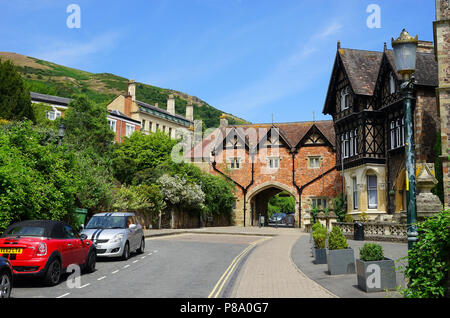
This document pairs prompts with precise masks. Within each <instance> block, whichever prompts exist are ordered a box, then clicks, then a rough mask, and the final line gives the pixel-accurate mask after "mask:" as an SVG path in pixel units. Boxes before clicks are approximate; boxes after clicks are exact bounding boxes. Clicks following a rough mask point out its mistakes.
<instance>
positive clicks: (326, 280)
mask: <svg viewBox="0 0 450 318" xmlns="http://www.w3.org/2000/svg"><path fill="white" fill-rule="evenodd" d="M367 242H371V241H354V240H348V244H349V246H350V247H351V248H353V251H354V254H355V258H359V249H360V248H361V247H362V246H363V245H364V244H365V243H367ZM371 243H373V242H371ZM375 243H377V244H380V245H381V246H382V247H383V252H384V255H385V257H387V258H390V259H393V260H399V259H400V258H402V257H404V256H407V255H408V246H407V244H406V243H392V242H375ZM292 260H293V262H294V263H295V264H296V266H297V267H298V268H299V270H301V271H302V272H303V273H305V275H307V276H308V277H309V278H311V279H313V280H314V281H315V282H316V283H318V284H320V285H321V286H322V287H324V288H326V289H327V290H329V291H330V292H332V293H333V294H335V295H337V296H339V297H342V298H398V297H402V296H401V295H400V294H399V293H398V292H397V291H388V292H376V293H366V292H364V291H362V290H360V289H359V288H358V286H357V278H356V274H348V275H329V274H328V265H327V264H314V257H312V253H311V243H310V239H309V234H308V235H302V236H301V237H299V239H298V240H297V242H295V244H294V246H293V249H292ZM406 264H407V263H406V261H404V260H402V261H398V262H396V263H395V266H396V267H400V266H401V267H405V266H406ZM396 276H397V277H396V279H397V285H398V286H401V287H402V288H405V286H406V284H405V278H404V273H403V271H401V270H397V271H396Z"/></svg>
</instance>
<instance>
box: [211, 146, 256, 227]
mask: <svg viewBox="0 0 450 318" xmlns="http://www.w3.org/2000/svg"><path fill="white" fill-rule="evenodd" d="M213 155H214V161H213V163H212V166H213V169H214V170H215V171H217V172H218V173H220V174H221V175H222V176H224V177H225V178H227V179H228V180H230V181H231V182H233V183H234V184H235V185H237V186H238V187H239V188H241V190H242V193H243V195H244V227H245V225H246V221H245V219H246V216H247V215H246V211H247V191H248V189H249V188H250V187H251V186H252V185H253V181H254V178H253V176H254V173H255V164H254V161H253V160H252V180H251V182H250V184H248V185H247V186H246V187H244V186H242V185H241V184H239V183H238V182H236V181H235V180H233V178H231V177H229V176H227V175H226V174H225V173H223V172H222V171H220V170H219V169H218V168H217V166H216V165H217V163H216V154H215V153H214V154H213ZM252 222H253V220H252Z"/></svg>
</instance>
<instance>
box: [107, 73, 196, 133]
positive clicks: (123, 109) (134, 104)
mask: <svg viewBox="0 0 450 318" xmlns="http://www.w3.org/2000/svg"><path fill="white" fill-rule="evenodd" d="M107 107H108V110H109V111H119V112H120V113H122V114H124V115H126V116H128V117H130V118H132V119H133V120H136V121H138V122H140V124H141V131H143V132H144V133H149V132H156V131H162V132H164V133H166V134H168V135H169V136H170V137H172V138H177V137H179V135H181V134H185V133H187V134H192V129H193V125H194V106H193V104H192V102H189V103H188V105H187V106H186V117H184V116H182V115H179V114H177V113H176V112H175V97H174V95H169V99H168V100H167V110H166V109H162V108H160V107H158V105H150V104H147V103H144V102H142V101H140V100H138V99H137V98H136V83H135V81H134V80H129V81H128V87H127V92H126V94H121V95H119V96H117V97H116V98H115V99H114V100H113V101H112V102H111V103H109V104H108V106H107ZM177 132H179V133H177Z"/></svg>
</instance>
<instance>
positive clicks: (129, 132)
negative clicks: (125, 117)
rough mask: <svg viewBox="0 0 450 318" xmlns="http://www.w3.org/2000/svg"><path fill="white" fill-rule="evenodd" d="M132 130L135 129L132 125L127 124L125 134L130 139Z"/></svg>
mask: <svg viewBox="0 0 450 318" xmlns="http://www.w3.org/2000/svg"><path fill="white" fill-rule="evenodd" d="M134 128H135V127H134V125H130V124H127V127H126V132H125V134H126V136H127V137H130V136H131V135H132V134H133V133H134Z"/></svg>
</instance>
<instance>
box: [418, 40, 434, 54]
mask: <svg viewBox="0 0 450 318" xmlns="http://www.w3.org/2000/svg"><path fill="white" fill-rule="evenodd" d="M417 52H421V53H434V44H433V42H430V41H419V43H418V44H417Z"/></svg>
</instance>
